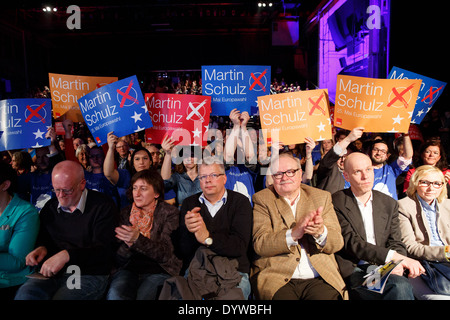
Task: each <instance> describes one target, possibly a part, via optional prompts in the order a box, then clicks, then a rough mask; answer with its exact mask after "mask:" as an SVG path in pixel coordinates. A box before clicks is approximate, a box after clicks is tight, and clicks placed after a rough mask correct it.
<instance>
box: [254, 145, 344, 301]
mask: <svg viewBox="0 0 450 320" xmlns="http://www.w3.org/2000/svg"><path fill="white" fill-rule="evenodd" d="M277 162H278V163H277ZM270 172H271V173H272V176H273V186H271V187H268V188H266V189H264V190H262V191H259V192H257V193H256V194H255V195H254V196H253V203H254V208H253V216H254V222H253V247H254V250H255V253H256V254H257V255H258V256H257V258H256V259H255V260H254V261H253V266H252V276H251V281H252V287H253V292H254V294H255V296H256V298H257V299H264V300H272V299H273V300H299V299H302V300H303V299H305V300H337V299H342V298H344V299H346V298H347V294H346V291H345V284H344V281H343V280H342V277H341V275H340V274H339V269H338V266H337V263H336V260H335V257H334V253H335V252H337V251H339V250H340V249H341V248H342V245H343V239H342V235H341V229H340V226H339V222H338V219H337V217H336V214H335V212H334V210H333V206H332V204H331V195H330V193H328V192H325V191H322V190H319V189H316V188H312V187H309V186H306V185H304V184H302V183H301V176H302V170H301V167H300V162H299V160H298V159H296V158H294V157H293V156H292V155H291V154H289V153H282V154H280V155H279V158H278V161H276V162H274V163H272V164H271V168H270Z"/></svg>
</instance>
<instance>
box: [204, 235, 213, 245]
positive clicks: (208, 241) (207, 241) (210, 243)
mask: <svg viewBox="0 0 450 320" xmlns="http://www.w3.org/2000/svg"><path fill="white" fill-rule="evenodd" d="M212 244H213V239H212V238H209V237H208V238H206V239H205V246H207V247H209V246H210V245H212Z"/></svg>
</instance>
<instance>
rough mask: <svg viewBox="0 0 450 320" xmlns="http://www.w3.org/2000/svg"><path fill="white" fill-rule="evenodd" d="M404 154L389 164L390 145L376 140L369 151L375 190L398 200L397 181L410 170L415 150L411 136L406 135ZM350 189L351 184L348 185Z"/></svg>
mask: <svg viewBox="0 0 450 320" xmlns="http://www.w3.org/2000/svg"><path fill="white" fill-rule="evenodd" d="M403 137H404V154H403V156H399V157H398V158H397V159H396V160H394V161H393V162H391V163H389V164H387V163H386V161H387V160H388V158H389V156H390V152H389V145H388V144H387V142H385V141H383V140H375V141H374V143H373V144H372V146H371V147H370V149H369V152H368V155H369V157H370V158H371V160H372V165H373V168H374V176H375V177H374V184H373V189H374V190H378V191H381V192H383V193H385V194H387V195H390V196H391V197H392V198H394V199H395V200H398V195H397V186H396V182H395V181H396V180H397V177H398V176H399V175H401V174H402V173H403V172H405V171H407V170H408V169H409V165H410V164H411V162H412V157H413V154H414V149H413V146H412V142H411V138H410V137H409V134H404V136H403ZM346 187H349V183H346Z"/></svg>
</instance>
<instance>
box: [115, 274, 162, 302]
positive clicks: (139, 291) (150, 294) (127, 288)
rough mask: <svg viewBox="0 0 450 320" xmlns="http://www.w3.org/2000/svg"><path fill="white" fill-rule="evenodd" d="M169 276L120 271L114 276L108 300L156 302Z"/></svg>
mask: <svg viewBox="0 0 450 320" xmlns="http://www.w3.org/2000/svg"><path fill="white" fill-rule="evenodd" d="M169 277H170V275H168V274H163V273H159V274H137V273H135V272H132V271H129V270H119V271H118V272H117V273H115V274H114V275H113V276H112V280H111V284H110V286H109V290H108V293H107V294H106V299H107V300H156V299H157V298H158V292H159V291H161V288H162V286H163V284H164V281H165V280H166V279H168V278H169Z"/></svg>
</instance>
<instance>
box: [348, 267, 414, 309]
mask: <svg viewBox="0 0 450 320" xmlns="http://www.w3.org/2000/svg"><path fill="white" fill-rule="evenodd" d="M368 266H369V265H363V266H359V267H356V268H355V269H354V270H353V273H352V275H350V276H349V278H348V280H347V283H348V287H349V288H351V289H350V290H349V295H350V299H351V300H353V299H354V300H414V294H413V290H412V286H411V284H410V283H409V281H408V278H406V277H403V276H398V275H395V274H391V275H390V276H389V278H388V280H387V282H386V285H385V287H384V291H383V293H382V294H379V293H376V292H372V291H369V290H367V289H365V288H361V287H359V285H360V284H361V283H363V281H364V280H365V279H364V276H365V275H366V274H367V272H366V271H367V267H368Z"/></svg>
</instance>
